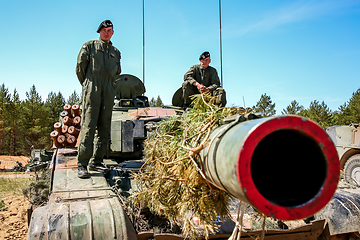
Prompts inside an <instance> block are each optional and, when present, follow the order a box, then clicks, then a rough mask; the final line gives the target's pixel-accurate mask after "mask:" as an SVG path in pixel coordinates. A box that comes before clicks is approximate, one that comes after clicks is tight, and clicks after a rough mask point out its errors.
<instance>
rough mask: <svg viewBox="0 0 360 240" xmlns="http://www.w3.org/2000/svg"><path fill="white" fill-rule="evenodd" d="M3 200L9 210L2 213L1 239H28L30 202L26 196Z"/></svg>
mask: <svg viewBox="0 0 360 240" xmlns="http://www.w3.org/2000/svg"><path fill="white" fill-rule="evenodd" d="M1 198H2V200H3V201H4V203H5V206H6V207H7V209H6V210H5V211H0V239H4V240H7V239H26V236H27V231H28V224H27V208H28V207H29V202H28V200H27V199H26V198H25V197H24V196H15V197H14V196H7V197H1Z"/></svg>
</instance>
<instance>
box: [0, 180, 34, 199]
mask: <svg viewBox="0 0 360 240" xmlns="http://www.w3.org/2000/svg"><path fill="white" fill-rule="evenodd" d="M1 175H4V174H1ZM32 181H33V179H28V178H17V177H12V178H8V177H0V196H1V197H5V196H8V195H13V196H14V195H15V196H18V195H22V194H23V193H22V189H23V188H25V187H27V186H28V185H29V183H30V182H32Z"/></svg>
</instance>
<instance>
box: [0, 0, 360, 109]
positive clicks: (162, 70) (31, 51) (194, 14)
mask: <svg viewBox="0 0 360 240" xmlns="http://www.w3.org/2000/svg"><path fill="white" fill-rule="evenodd" d="M218 4H219V2H218V0H216V1H215V0H192V1H188V0H182V1H174V0H145V85H146V90H147V91H146V95H147V96H148V97H149V99H150V98H152V97H154V98H157V96H158V95H159V96H160V97H161V99H162V101H163V102H164V103H165V104H171V99H172V95H173V93H174V92H175V91H176V90H177V89H178V88H179V87H180V86H181V84H182V82H183V75H184V73H185V72H186V71H187V70H188V69H189V68H190V66H191V65H193V64H197V63H198V57H199V55H200V53H202V52H203V51H210V53H211V59H212V62H211V65H212V66H213V67H215V68H217V69H218V71H219V75H220V47H219V45H220V44H219V42H220V41H219V8H218V7H219V5H218ZM221 6H222V45H223V71H222V73H223V85H224V88H225V90H226V92H227V99H228V106H231V105H235V106H244V103H245V106H246V107H252V106H253V105H255V104H256V102H257V101H259V99H260V96H261V94H264V93H266V95H268V96H270V97H271V99H272V101H273V103H275V104H276V110H277V114H281V111H282V110H283V109H284V108H285V107H286V106H288V105H289V104H290V103H291V101H293V100H296V101H298V102H299V103H300V104H301V105H303V106H304V107H305V108H308V107H309V104H310V102H311V101H313V100H317V101H320V102H322V101H324V102H325V103H326V104H327V105H328V106H329V108H330V109H331V110H333V111H334V110H337V109H338V107H339V106H340V105H342V104H344V103H345V102H347V101H348V100H349V99H350V97H351V95H352V93H353V92H355V91H356V90H357V89H358V88H359V87H360V0H317V1H308V0H299V1H280V0H272V1H257V0H252V1H245V0H238V1H227V0H222V5H221ZM105 19H110V20H111V21H112V22H113V24H114V30H115V34H114V36H113V38H112V42H113V44H114V45H115V46H116V47H117V48H118V49H119V50H120V51H121V54H122V69H123V72H122V73H127V74H133V75H135V76H138V77H139V78H140V79H142V76H143V67H142V66H143V65H142V59H143V56H142V51H143V50H142V45H143V42H142V0H133V1H125V0H120V1H111V0H109V1H106V2H105V1H104V2H99V1H90V0H88V1H73V0H71V1H68V0H63V1H39V0H34V1H19V0H13V1H7V2H6V4H2V6H1V8H0V22H1V24H2V26H3V31H2V33H1V38H0V46H1V54H0V82H2V83H4V84H5V86H6V87H7V88H8V89H9V91H10V93H12V92H13V91H14V89H15V88H16V90H17V91H18V93H19V95H20V98H21V99H22V100H24V99H25V98H26V96H25V92H27V91H29V90H30V88H31V86H32V85H33V84H34V85H35V87H36V89H37V91H38V92H39V93H40V94H41V96H42V98H43V101H45V100H46V98H47V95H48V93H50V92H51V91H53V92H56V93H57V92H59V91H60V92H61V93H62V94H63V95H64V97H65V98H68V97H69V95H70V94H71V93H72V92H73V91H74V90H75V91H77V92H78V93H80V92H81V86H80V84H79V82H78V80H77V78H76V75H75V65H76V57H77V55H78V52H79V50H80V48H81V46H82V44H83V43H84V42H86V41H88V40H93V39H98V37H99V35H98V33H96V29H97V27H98V26H99V24H100V22H102V21H103V20H105Z"/></svg>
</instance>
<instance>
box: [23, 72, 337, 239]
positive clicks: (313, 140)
mask: <svg viewBox="0 0 360 240" xmlns="http://www.w3.org/2000/svg"><path fill="white" fill-rule="evenodd" d="M115 92H116V94H115V99H114V107H113V114H112V123H111V143H110V145H109V149H108V151H107V153H106V156H105V158H104V163H105V165H106V166H107V167H108V168H110V169H111V171H110V173H109V174H107V175H103V174H102V173H99V172H93V171H90V174H91V178H89V179H80V178H78V177H77V149H76V147H69V146H68V147H66V146H65V147H64V146H63V147H57V148H55V150H54V154H53V156H52V158H51V160H50V169H51V186H50V192H51V194H50V196H49V201H48V203H47V204H46V205H45V206H42V207H38V208H36V209H35V210H34V211H33V212H32V214H31V219H30V225H29V231H28V237H27V239H28V240H32V239H71V240H74V239H154V238H155V239H183V238H182V237H181V236H176V235H171V237H170V236H169V235H156V234H154V233H142V232H136V231H135V229H134V227H133V225H132V223H131V221H130V219H129V217H128V216H127V214H126V212H125V210H124V207H126V206H125V205H124V203H123V202H122V200H121V198H119V197H118V196H119V194H121V196H124V197H128V196H131V194H132V193H133V191H134V190H136V188H137V186H136V185H135V183H134V182H133V181H132V176H131V173H132V172H137V171H138V170H139V169H140V168H141V167H142V166H143V162H142V160H141V159H142V156H143V149H144V140H145V139H146V137H147V136H148V135H149V134H152V132H154V130H155V129H156V127H157V124H158V123H159V122H160V121H162V120H163V119H165V118H169V117H176V116H177V115H179V114H181V113H183V110H182V109H181V108H180V107H176V106H169V107H158V108H156V107H150V106H149V101H148V98H147V97H146V96H144V93H145V87H144V85H143V83H142V82H141V80H140V79H138V78H137V77H135V76H133V75H129V74H123V75H121V76H120V78H119V79H117V80H116V83H115ZM176 94H177V97H180V95H179V93H178V92H177V93H176ZM176 94H175V95H176ZM173 102H174V99H173ZM175 102H176V101H175ZM178 102H179V101H178ZM80 134H81V133H80ZM210 139H211V144H209V145H208V146H207V148H205V149H203V150H202V151H201V153H200V154H201V156H202V161H203V163H202V166H205V168H204V173H205V175H206V177H207V179H209V180H210V182H211V183H212V184H213V185H214V186H216V187H218V188H220V189H222V190H223V191H227V192H228V193H230V194H231V195H232V196H234V197H236V198H239V199H241V200H242V201H245V202H246V203H248V204H250V205H251V206H253V207H254V208H255V209H256V210H257V211H259V212H261V213H263V214H265V215H266V216H270V217H273V218H277V219H282V220H296V219H303V218H307V217H311V216H313V215H314V214H316V213H317V212H319V211H320V210H321V209H322V208H324V207H325V206H326V205H327V204H328V202H329V201H330V200H331V199H332V198H333V195H334V193H335V190H336V188H337V183H338V180H339V170H340V165H339V159H338V155H337V152H336V149H335V147H334V144H333V142H332V141H331V139H330V137H329V136H328V135H327V133H326V132H325V131H324V130H323V129H322V128H321V127H319V126H318V125H317V124H315V123H314V122H312V121H310V120H308V119H305V118H302V117H298V116H275V117H268V118H258V117H257V116H256V115H253V114H250V115H247V116H240V115H235V116H233V117H231V118H227V119H223V120H222V124H221V126H220V127H218V128H216V129H214V130H213V131H212V133H211V135H210ZM304 176H311V178H306V177H304ZM285 180H286V181H285ZM274 181H275V182H279V183H281V184H279V185H277V184H275V185H274V184H270V182H274ZM321 224H322V225H321ZM321 224H320V225H319V224H318V225H319V227H318V231H317V235H316V237H318V236H320V235H321V234H322V229H323V225H324V223H323V222H322V223H321ZM314 226H315V225H314ZM307 231H308V232H306V231H305V229H304V228H302V229H301V230H299V234H300V232H301V234H304V233H305V232H306V233H307V235H306V236H310V235H311V236H312V238H311V239H316V238H314V236H315V235H312V234H314V229H311V227H309V228H308V230H307ZM272 234H273V237H274V236H275V238H276V239H281V237H276V236H277V235H276V234H275V233H272ZM249 236H250V237H251V234H250V235H249ZM284 236H285V235H284ZM287 236H288V235H287ZM304 236H305V235H304ZM229 237H230V235H226V236H225V235H219V236H212V239H225V238H229ZM275 238H274V239H275ZM285 238H286V236H285ZM285 238H284V239H285ZM302 239H310V238H305V237H304V238H302Z"/></svg>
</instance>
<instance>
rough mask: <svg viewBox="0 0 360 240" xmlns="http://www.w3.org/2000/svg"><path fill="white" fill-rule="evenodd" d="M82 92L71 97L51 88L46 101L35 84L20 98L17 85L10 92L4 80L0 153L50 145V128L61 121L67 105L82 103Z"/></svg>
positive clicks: (25, 152) (0, 103) (0, 90)
mask: <svg viewBox="0 0 360 240" xmlns="http://www.w3.org/2000/svg"><path fill="white" fill-rule="evenodd" d="M80 102H81V99H80V96H79V94H77V93H76V91H74V92H73V93H72V94H71V95H70V96H69V98H68V99H67V100H66V101H65V98H64V97H63V95H62V94H61V92H58V93H54V92H50V93H49V94H48V96H47V99H46V100H45V102H44V101H43V100H42V98H41V96H40V95H39V93H38V92H37V91H36V88H35V85H33V86H32V87H31V88H30V91H28V92H26V99H25V100H21V99H20V97H19V94H18V92H17V91H16V89H15V90H14V91H13V92H12V93H10V92H9V90H8V88H6V86H5V84H2V85H1V87H0V155H25V156H29V155H30V153H31V149H32V148H40V149H43V148H49V147H50V146H51V143H52V140H51V138H50V132H51V131H53V129H54V127H53V126H54V123H55V122H58V121H59V113H60V112H61V111H63V107H64V105H65V104H66V103H67V104H71V105H73V104H80Z"/></svg>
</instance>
